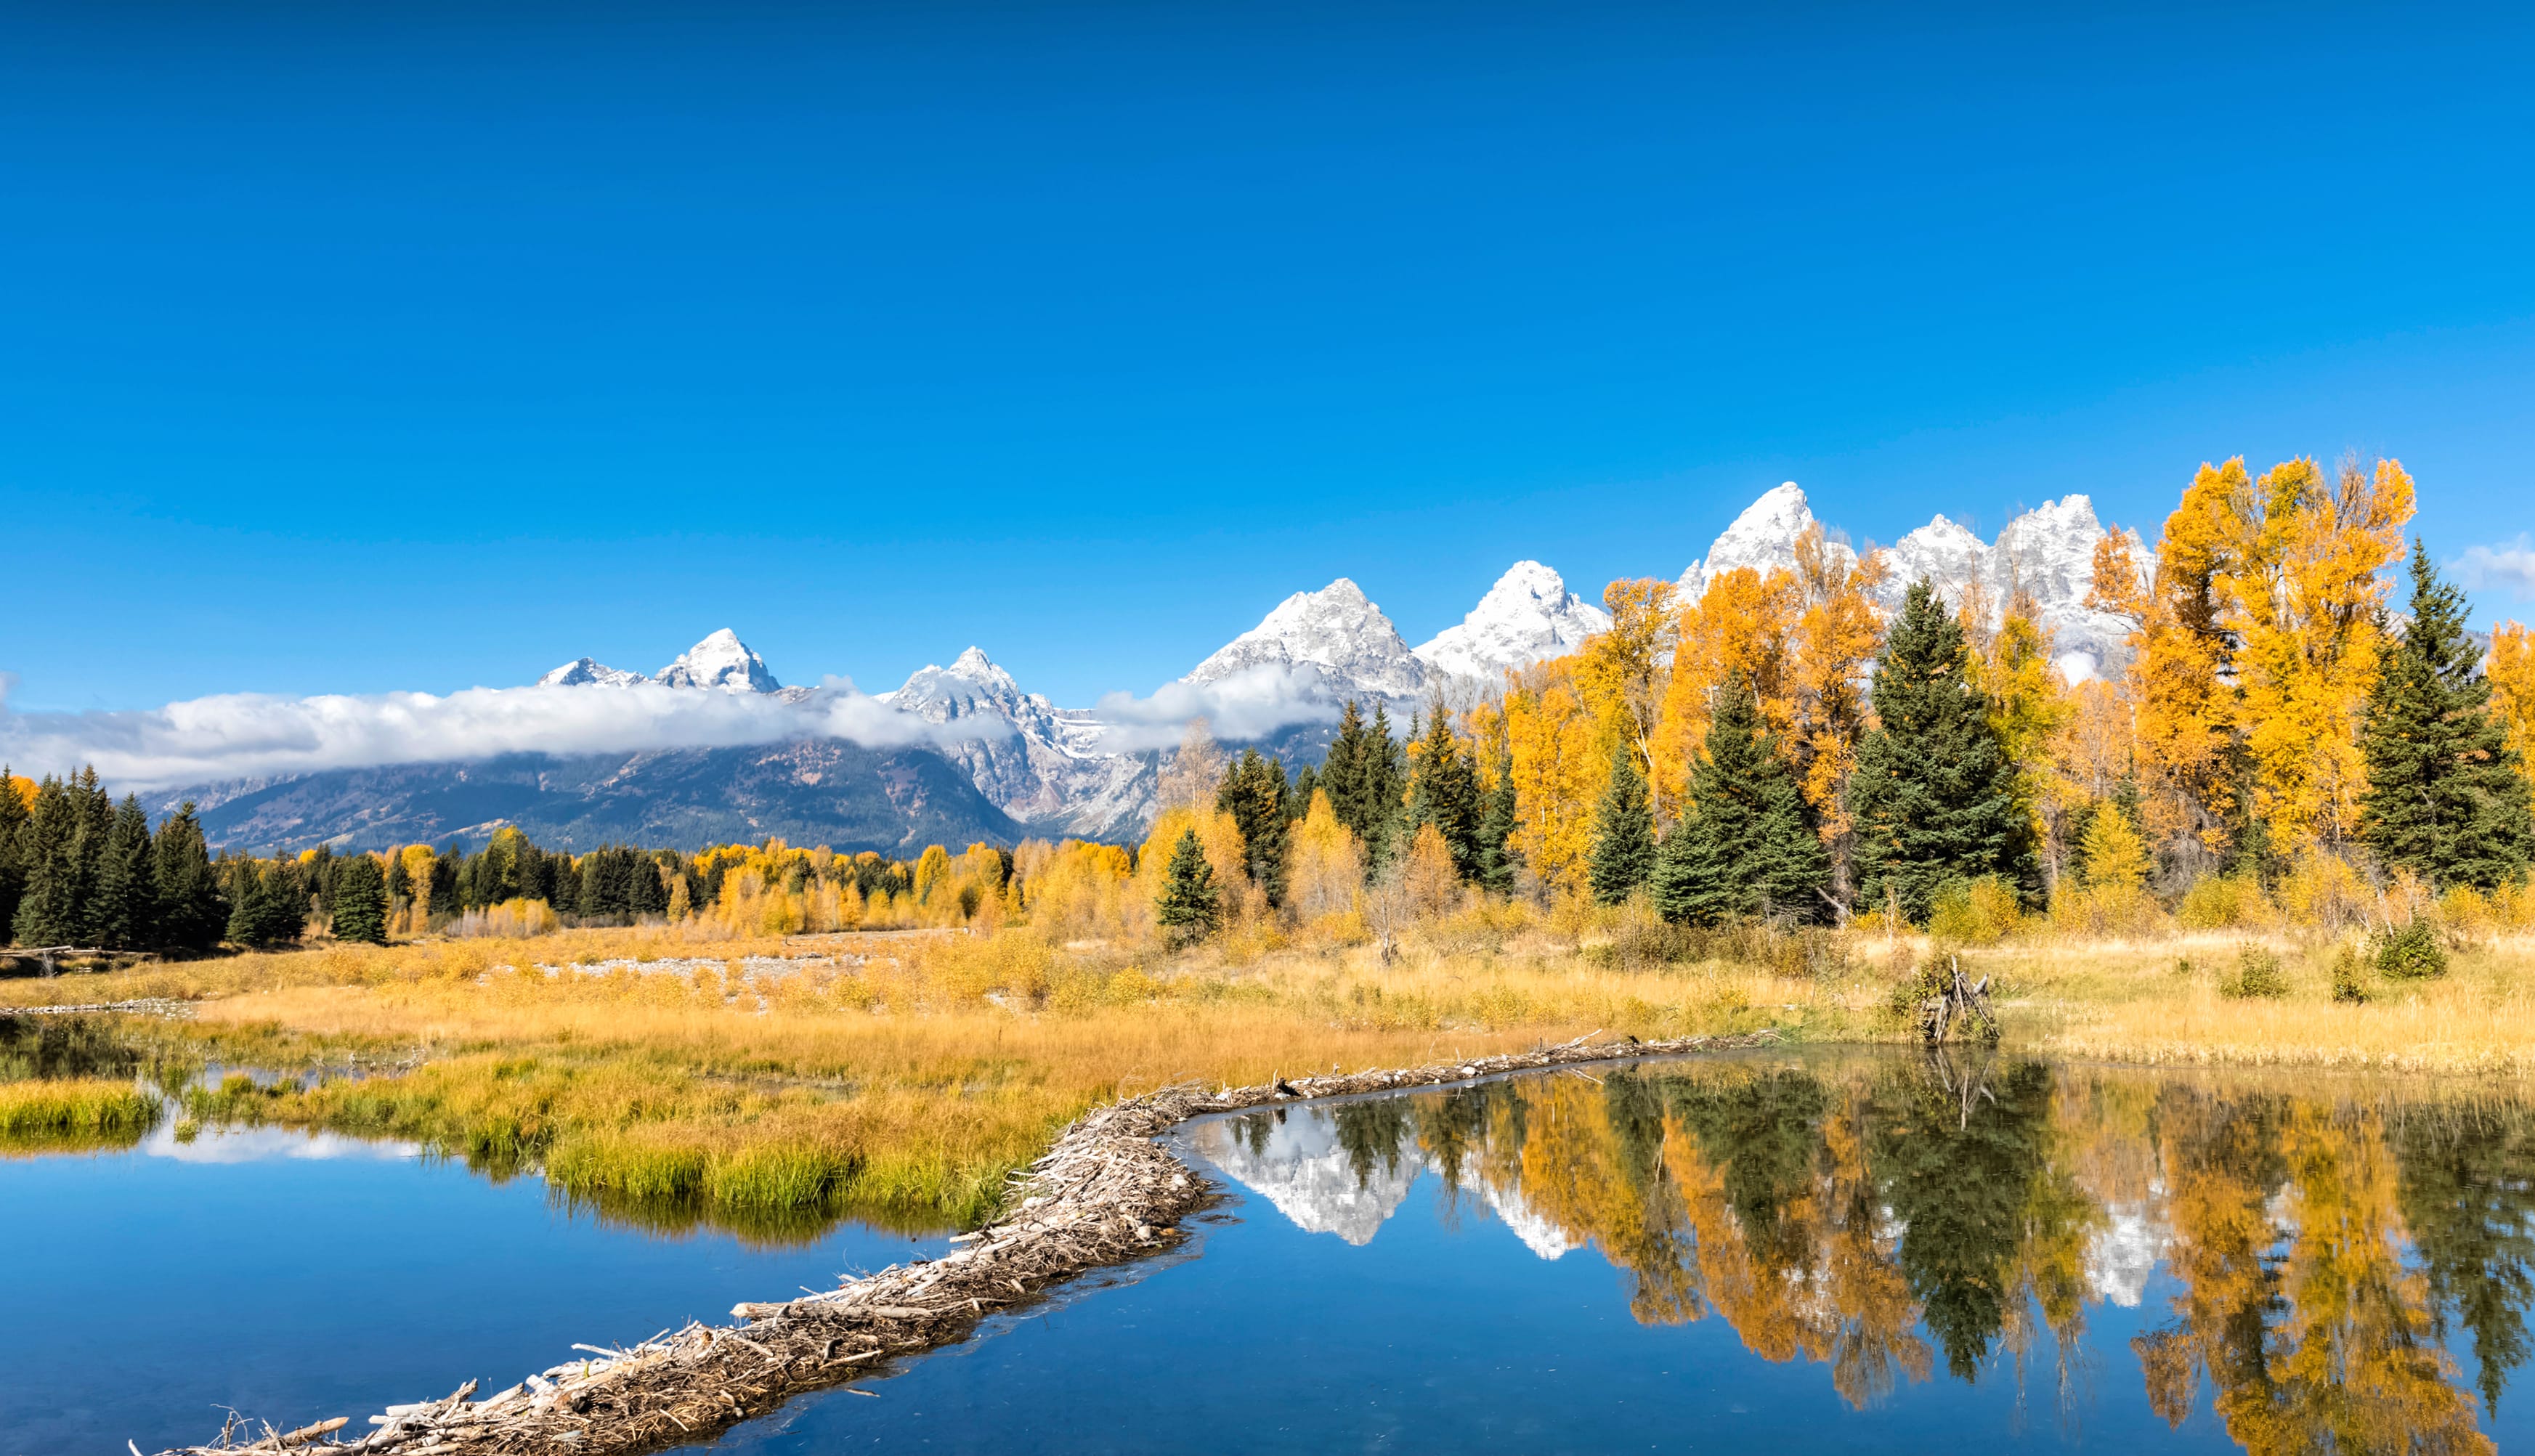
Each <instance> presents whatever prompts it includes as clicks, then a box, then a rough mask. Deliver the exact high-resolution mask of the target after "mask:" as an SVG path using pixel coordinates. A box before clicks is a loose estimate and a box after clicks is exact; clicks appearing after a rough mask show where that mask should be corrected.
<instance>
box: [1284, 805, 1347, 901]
mask: <svg viewBox="0 0 2535 1456" xmlns="http://www.w3.org/2000/svg"><path fill="white" fill-rule="evenodd" d="M1288 853H1289V855H1290V859H1289V860H1288V862H1287V865H1286V890H1285V900H1286V903H1287V904H1289V905H1291V906H1293V907H1294V911H1295V913H1296V914H1298V915H1301V916H1302V917H1304V918H1305V919H1306V920H1319V919H1322V918H1324V917H1328V916H1333V915H1346V914H1350V913H1352V912H1353V911H1354V910H1355V908H1356V900H1357V897H1358V896H1359V895H1360V894H1362V892H1363V890H1364V850H1363V847H1362V846H1360V845H1358V844H1357V843H1356V838H1355V835H1354V834H1353V833H1352V832H1351V831H1349V830H1348V828H1347V826H1346V825H1344V824H1342V823H1339V822H1338V817H1337V814H1336V812H1335V811H1334V810H1332V809H1330V808H1329V795H1328V794H1326V793H1323V792H1322V791H1320V790H1318V789H1314V790H1313V791H1312V802H1311V806H1310V808H1309V809H1307V810H1306V811H1305V812H1304V815H1303V818H1302V820H1301V821H1300V822H1299V823H1297V824H1295V826H1294V833H1293V839H1292V842H1291V848H1290V850H1289V851H1288Z"/></svg>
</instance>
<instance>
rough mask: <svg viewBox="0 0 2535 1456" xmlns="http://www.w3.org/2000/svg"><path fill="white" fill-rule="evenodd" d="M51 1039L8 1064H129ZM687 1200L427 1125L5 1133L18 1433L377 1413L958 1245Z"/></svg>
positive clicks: (58, 1449) (108, 1437)
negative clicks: (789, 1234)
mask: <svg viewBox="0 0 2535 1456" xmlns="http://www.w3.org/2000/svg"><path fill="white" fill-rule="evenodd" d="M19 1025H20V1026H21V1027H24V1026H26V1025H27V1023H23V1022H22V1023H19ZM8 1029H10V1028H6V1027H0V1031H5V1030H8ZM49 1041H50V1043H51V1044H52V1045H51V1048H50V1051H49V1052H48V1053H45V1054H42V1055H38V1053H37V1051H36V1048H37V1045H38V1043H37V1041H36V1039H35V1038H34V1037H33V1036H32V1035H27V1036H21V1037H18V1038H16V1039H15V1041H14V1043H13V1040H12V1038H11V1037H9V1036H6V1035H0V1074H16V1075H28V1074H31V1073H34V1072H38V1071H41V1072H50V1073H55V1074H67V1073H73V1072H77V1073H84V1074H95V1073H97V1072H99V1071H109V1072H113V1071H120V1070H125V1069H129V1068H128V1066H125V1065H122V1064H118V1063H115V1062H114V1059H113V1058H112V1056H111V1054H110V1052H108V1051H106V1050H103V1049H101V1048H100V1047H99V1045H98V1044H96V1043H95V1042H94V1041H93V1039H83V1038H80V1037H76V1036H74V1037H64V1036H62V1035H61V1034H60V1033H59V1029H56V1031H55V1035H53V1036H52V1037H51V1038H50V1039H49ZM66 1049H67V1050H66ZM101 1062H102V1063H103V1064H101ZM39 1063H40V1064H39ZM667 1222H669V1223H671V1225H672V1227H671V1228H670V1229H669V1230H668V1231H664V1230H663V1229H662V1228H659V1227H651V1228H646V1227H639V1226H635V1225H632V1224H629V1223H627V1222H624V1221H622V1220H619V1219H602V1218H600V1217H597V1216H595V1215H594V1214H592V1213H589V1212H587V1211H576V1210H573V1209H571V1208H568V1207H566V1206H563V1205H562V1204H560V1203H559V1202H558V1201H557V1200H555V1199H553V1198H551V1197H549V1196H548V1192H547V1189H546V1187H545V1185H544V1184H543V1183H539V1182H538V1181H537V1180H536V1179H535V1178H533V1177H526V1178H517V1179H512V1180H509V1181H507V1182H498V1183H497V1182H495V1181H493V1180H490V1179H487V1178H484V1177H482V1176H479V1175H477V1174H474V1173H470V1172H468V1171H467V1170H466V1169H465V1168H464V1167H462V1166H458V1165H455V1164H451V1163H447V1162H442V1161H438V1160H434V1159H428V1158H425V1157H423V1156H422V1155H421V1153H420V1151H419V1150H418V1149H415V1148H413V1147H410V1146H404V1145H399V1144H389V1143H373V1142H362V1141H357V1140H353V1139H348V1138H339V1137H330V1136H314V1137H312V1136H307V1135H304V1134H301V1133H297V1132H288V1131H278V1130H273V1129H261V1130H247V1131H231V1132H222V1131H219V1130H217V1129H211V1128H207V1129H205V1130H203V1131H202V1132H201V1134H200V1135H199V1136H197V1137H196V1138H195V1139H194V1140H193V1141H192V1142H191V1143H190V1144H187V1143H180V1142H178V1141H177V1140H176V1138H175V1136H174V1135H173V1131H172V1129H171V1128H170V1127H169V1126H168V1125H165V1124H162V1125H160V1126H159V1127H158V1128H157V1129H155V1131H153V1132H152V1133H151V1134H150V1135H149V1136H148V1137H147V1138H146V1139H145V1140H143V1141H142V1143H141V1144H140V1145H139V1146H137V1147H132V1148H128V1149H121V1150H114V1151H105V1152H96V1153H81V1154H67V1155H65V1154H58V1153H45V1154H36V1155H21V1156H0V1256H5V1260H6V1264H5V1268H6V1275H5V1277H0V1453H7V1456H21V1453H24V1456H36V1453H42V1456H55V1453H65V1452H98V1453H105V1452H121V1451H124V1450H125V1446H124V1442H125V1440H126V1439H127V1438H128V1439H134V1440H137V1441H138V1442H139V1443H140V1445H141V1448H142V1449H143V1450H145V1451H155V1450H158V1449H161V1448H164V1447H166V1446H169V1445H172V1444H175V1443H176V1442H178V1441H186V1442H192V1441H200V1440H205V1439H208V1438H210V1437H211V1436H212V1435H214V1434H216V1432H217V1431H218V1429H219V1426H220V1422H221V1419H222V1416H223V1414H224V1408H227V1407H235V1408H237V1409H239V1410H241V1411H243V1412H246V1413H247V1414H249V1415H252V1416H262V1417H269V1418H271V1419H273V1420H274V1421H276V1422H277V1423H278V1424H285V1425H286V1424H290V1423H295V1422H303V1421H307V1420H314V1419H318V1418H321V1417H325V1416H344V1415H348V1416H350V1417H352V1418H353V1420H354V1422H355V1424H356V1425H357V1423H358V1422H359V1420H360V1419H361V1417H363V1416H365V1415H368V1414H370V1413H372V1412H375V1411H377V1410H379V1409H380V1408H381V1407H382V1406H385V1405H387V1404H389V1403H391V1402H396V1401H408V1400H417V1399H423V1398H427V1397H429V1396H433V1395H445V1394H447V1393H448V1392H449V1391H450V1390H451V1389H453V1388H455V1387H456V1386H457V1385H458V1384H459V1382H460V1381H462V1380H464V1379H466V1378H469V1377H475V1378H480V1379H482V1380H483V1381H484V1382H485V1389H487V1390H492V1389H498V1388H500V1387H501V1386H504V1385H507V1384H510V1383H511V1382H512V1381H514V1380H517V1379H519V1378H520V1376H521V1375H523V1374H525V1373H526V1372H527V1371H529V1370H532V1369H544V1368H545V1367H547V1366H549V1365H556V1364H559V1363H561V1362H562V1361H564V1360H566V1359H569V1358H570V1357H571V1355H572V1351H571V1348H570V1347H571V1346H572V1345H573V1344H574V1343H575V1342H586V1343H589V1344H606V1343H609V1342H613V1341H623V1340H634V1339H641V1338H643V1337H644V1336H646V1335H649V1334H650V1333H652V1332H653V1331H655V1330H657V1329H659V1328H660V1327H661V1326H663V1325H668V1324H673V1323H679V1322H683V1321H684V1320H686V1319H688V1318H690V1317H701V1318H708V1319H713V1320H726V1319H727V1318H728V1317H729V1310H730V1306H731V1304H733V1303H734V1302H735V1301H738V1300H741V1299H766V1298H773V1297H776V1296H780V1295H782V1294H784V1293H787V1292H789V1291H791V1290H793V1289H795V1288H796V1287H799V1286H803V1285H807V1286H810V1287H812V1288H828V1287H831V1286H833V1285H834V1284H835V1276H836V1275H837V1274H838V1273H839V1272H842V1271H845V1270H848V1269H854V1268H870V1269H877V1268H880V1267H882V1266H884V1265H887V1264H890V1263H895V1262H899V1261H902V1260H904V1259H906V1258H907V1257H909V1256H910V1254H927V1255H929V1254H932V1253H938V1252H939V1251H940V1250H941V1249H942V1248H943V1247H944V1246H945V1245H944V1244H943V1243H942V1241H940V1240H939V1239H926V1240H921V1241H917V1240H911V1239H909V1238H907V1237H905V1236H901V1235H892V1234H887V1233H882V1232H879V1231H874V1230H868V1229H862V1228H858V1227H856V1226H852V1225H845V1226H841V1227H837V1228H835V1229H832V1230H830V1231H828V1232H825V1233H823V1234H820V1233H807V1234H804V1235H803V1236H801V1237H800V1238H799V1239H798V1240H797V1241H796V1242H790V1243H786V1244H751V1243H748V1242H744V1241H742V1240H740V1239H738V1238H736V1237H733V1236H732V1235H730V1234H727V1233H721V1232H716V1231H713V1230H711V1229H706V1228H694V1227H690V1228H687V1229H685V1230H683V1231H680V1230H676V1229H675V1228H674V1221H667Z"/></svg>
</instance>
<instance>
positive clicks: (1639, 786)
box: [1585, 739, 1655, 905]
mask: <svg viewBox="0 0 2535 1456" xmlns="http://www.w3.org/2000/svg"><path fill="white" fill-rule="evenodd" d="M1654 870H1655V817H1654V810H1653V808H1652V807H1651V806H1650V805H1649V804H1648V803H1647V801H1646V780H1645V775H1644V774H1641V773H1639V772H1638V760H1637V756H1636V755H1635V754H1633V753H1631V752H1630V751H1629V745H1628V742H1627V740H1625V739H1623V740H1622V741H1621V742H1619V743H1617V744H1615V745H1613V746H1612V749H1611V782H1610V786H1609V787H1608V788H1605V789H1604V790H1603V791H1602V803H1601V807H1600V808H1599V809H1597V810H1596V811H1595V813H1594V817H1593V852H1592V857H1591V859H1590V861H1589V862H1588V863H1587V866H1586V870H1585V878H1586V880H1588V881H1589V882H1590V883H1591V884H1592V886H1593V898H1594V899H1595V900H1597V901H1599V902H1601V903H1602V904H1605V905H1617V904H1619V903H1620V902H1622V901H1623V900H1626V899H1627V898H1628V897H1629V896H1630V895H1631V894H1632V893H1634V892H1635V891H1636V890H1637V888H1638V886H1639V885H1641V884H1644V883H1645V882H1646V881H1647V880H1650V879H1652V878H1653V876H1654Z"/></svg>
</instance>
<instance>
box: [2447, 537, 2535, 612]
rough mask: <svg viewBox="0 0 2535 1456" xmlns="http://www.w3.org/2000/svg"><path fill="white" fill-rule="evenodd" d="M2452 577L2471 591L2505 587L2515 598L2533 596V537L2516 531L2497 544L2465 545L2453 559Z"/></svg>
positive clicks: (2534, 583)
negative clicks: (2516, 534) (2512, 537)
mask: <svg viewBox="0 0 2535 1456" xmlns="http://www.w3.org/2000/svg"><path fill="white" fill-rule="evenodd" d="M2454 571H2455V574H2456V579H2457V580H2459V581H2462V582H2463V583H2464V584H2465V586H2466V588H2467V589H2469V590H2473V591H2493V590H2499V591H2505V592H2507V593H2508V594H2509V595H2510V596H2511V597H2513V598H2515V599H2516V600H2518V601H2527V600H2531V599H2535V538H2529V537H2528V536H2526V535H2525V534H2524V533H2522V532H2521V533H2520V534H2519V535H2518V537H2517V539H2516V540H2514V541H2503V542H2501V543H2500V544H2499V545H2497V546H2468V547H2466V548H2465V549H2464V555H2462V556H2460V557H2458V558H2456V560H2455V562H2454Z"/></svg>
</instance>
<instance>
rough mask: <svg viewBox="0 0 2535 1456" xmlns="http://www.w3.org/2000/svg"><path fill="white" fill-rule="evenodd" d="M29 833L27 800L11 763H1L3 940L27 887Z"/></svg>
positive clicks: (0, 911)
mask: <svg viewBox="0 0 2535 1456" xmlns="http://www.w3.org/2000/svg"><path fill="white" fill-rule="evenodd" d="M26 832H27V804H26V801H25V800H23V799H20V798H19V797H18V791H17V788H16V785H15V782H14V779H13V776H12V775H11V773H10V771H9V765H7V764H6V763H0V940H6V938H7V937H8V935H9V927H10V924H11V922H13V921H15V920H16V919H17V918H18V899H19V896H21V895H23V894H25V893H26V890H27V865H26V861H25V859H24V858H23V856H24V854H25V852H26V849H25V845H24V843H23V842H22V841H23V840H24V839H25V837H26Z"/></svg>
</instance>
